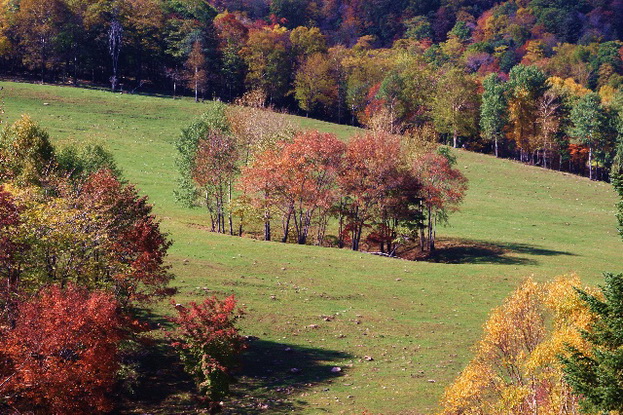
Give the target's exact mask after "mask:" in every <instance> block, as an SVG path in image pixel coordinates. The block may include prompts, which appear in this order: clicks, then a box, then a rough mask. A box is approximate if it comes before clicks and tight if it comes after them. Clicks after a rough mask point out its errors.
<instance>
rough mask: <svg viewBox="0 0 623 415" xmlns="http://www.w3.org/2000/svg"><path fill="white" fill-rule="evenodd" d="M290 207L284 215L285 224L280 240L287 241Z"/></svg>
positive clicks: (290, 215)
mask: <svg viewBox="0 0 623 415" xmlns="http://www.w3.org/2000/svg"><path fill="white" fill-rule="evenodd" d="M292 210H293V209H292V208H290V209H289V210H288V214H287V216H286V220H285V224H284V226H283V238H281V242H283V243H286V242H288V234H289V233H290V219H291V218H292Z"/></svg>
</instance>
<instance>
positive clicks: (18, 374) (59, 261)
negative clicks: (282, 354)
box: [0, 116, 240, 414]
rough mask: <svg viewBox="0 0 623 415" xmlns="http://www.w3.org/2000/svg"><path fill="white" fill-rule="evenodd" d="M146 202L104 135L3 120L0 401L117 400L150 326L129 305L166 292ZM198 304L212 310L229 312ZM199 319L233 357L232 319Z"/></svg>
mask: <svg viewBox="0 0 623 415" xmlns="http://www.w3.org/2000/svg"><path fill="white" fill-rule="evenodd" d="M151 210H152V207H151V205H150V204H149V203H148V202H147V198H146V197H141V196H139V194H138V192H137V190H136V189H135V188H134V187H133V186H132V185H130V184H128V183H126V182H124V181H123V180H122V179H121V178H120V173H119V171H118V169H117V168H116V166H115V163H114V161H113V159H112V157H111V155H110V154H109V153H108V152H107V151H105V150H104V149H102V148H101V147H100V146H97V145H85V146H82V147H74V146H70V147H65V148H61V149H56V148H54V147H53V146H52V145H51V143H50V140H49V137H48V134H47V133H46V132H45V131H44V130H43V129H41V127H39V126H38V125H37V124H36V123H34V122H33V121H32V120H31V119H30V118H28V117H27V116H24V117H22V118H21V119H19V120H18V121H16V122H15V123H14V124H12V125H8V126H6V127H5V128H4V129H3V130H2V131H1V132H0V279H1V280H2V283H1V284H0V412H2V413H25V412H31V413H73V414H91V413H105V412H109V411H110V410H111V409H112V408H113V406H114V405H113V403H114V401H113V400H112V398H113V396H114V392H115V391H116V388H117V387H118V386H119V384H120V382H121V381H123V379H122V377H121V376H120V373H121V372H122V371H121V369H122V361H123V359H124V358H126V357H127V356H128V355H129V354H130V353H132V350H133V349H135V348H136V347H135V346H138V345H139V344H140V343H137V339H138V337H137V336H138V335H139V333H140V332H141V331H143V330H145V329H146V325H145V322H142V321H140V318H139V317H137V315H138V314H137V311H138V310H139V308H141V307H145V306H146V305H147V304H149V303H151V302H152V301H155V300H158V299H160V298H162V297H164V296H168V295H170V294H171V293H172V290H171V289H170V288H168V283H169V282H170V281H171V279H172V277H173V276H172V274H171V273H170V272H169V267H168V266H167V265H165V256H166V253H167V250H168V248H169V246H170V245H171V242H170V240H169V239H168V238H167V235H166V234H164V233H163V232H162V231H161V230H160V225H159V222H158V221H157V219H156V218H155V217H154V215H153V214H152V213H151ZM227 302H228V303H229V304H234V305H235V300H234V299H233V298H232V299H228V300H227ZM206 304H207V305H204V309H205V310H207V311H213V312H214V313H215V314H216V315H217V316H219V318H218V321H222V319H223V316H225V317H226V318H230V316H229V315H230V314H233V309H224V310H222V309H221V308H219V307H220V306H219V304H220V302H218V301H217V300H214V299H213V300H212V302H208V303H206ZM185 321H193V318H187V319H186V320H185ZM232 321H234V320H232ZM196 325H198V326H200V327H202V328H203V330H204V331H210V330H212V331H214V332H216V333H217V334H216V335H215V338H216V339H217V340H218V341H220V347H221V348H222V349H226V348H229V349H230V350H231V352H230V360H231V357H232V356H235V355H236V354H237V353H238V352H239V351H240V346H239V343H240V336H237V331H236V330H235V329H234V328H233V327H229V330H230V331H231V330H233V333H231V332H229V333H226V334H227V336H225V335H223V336H220V334H221V333H222V332H221V330H222V328H221V326H219V325H218V324H216V323H214V321H205V322H203V325H202V322H198V323H196ZM232 339H233V341H232ZM213 341H216V340H213ZM132 344H133V345H134V346H131V345H132ZM208 353H210V350H206V351H205V354H208ZM213 359H215V360H216V361H218V362H220V360H219V359H220V357H219V355H216V356H215V357H214V358H213ZM196 364H197V365H199V366H201V365H202V364H204V362H202V361H199V362H196ZM228 368H229V360H227V361H225V362H224V363H223V364H222V365H221V366H218V368H217V369H218V370H220V371H221V372H222V373H227V370H228ZM126 369H127V368H126ZM215 370H216V369H215ZM216 388H223V386H222V385H217V386H215V387H214V388H208V389H209V390H210V391H211V390H212V389H216ZM219 400H220V399H219Z"/></svg>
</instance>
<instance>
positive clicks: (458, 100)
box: [431, 68, 480, 148]
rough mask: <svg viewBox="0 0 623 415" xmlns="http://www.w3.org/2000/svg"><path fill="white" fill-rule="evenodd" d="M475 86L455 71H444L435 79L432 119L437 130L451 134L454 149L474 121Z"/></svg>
mask: <svg viewBox="0 0 623 415" xmlns="http://www.w3.org/2000/svg"><path fill="white" fill-rule="evenodd" d="M477 88H478V84H477V83H476V81H475V80H474V79H473V78H472V77H471V76H470V75H466V74H464V73H463V71H461V70H459V69H454V68H452V69H449V70H447V71H446V72H445V73H444V74H443V75H442V76H441V77H440V78H439V80H438V82H437V88H436V91H435V95H434V97H433V101H432V108H431V112H432V116H433V121H434V123H435V127H436V128H437V131H439V132H440V133H446V134H452V144H453V147H454V148H456V147H457V146H458V140H459V136H460V135H469V134H473V133H474V132H475V129H476V125H477V120H478V108H479V106H480V96H479V95H478V93H477Z"/></svg>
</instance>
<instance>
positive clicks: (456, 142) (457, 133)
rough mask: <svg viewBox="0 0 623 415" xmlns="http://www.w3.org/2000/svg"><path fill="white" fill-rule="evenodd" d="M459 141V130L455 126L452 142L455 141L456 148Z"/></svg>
mask: <svg viewBox="0 0 623 415" xmlns="http://www.w3.org/2000/svg"><path fill="white" fill-rule="evenodd" d="M458 141H459V132H458V131H457V130H456V128H455V129H454V131H453V132H452V143H453V146H454V148H457V146H458V145H459V143H458Z"/></svg>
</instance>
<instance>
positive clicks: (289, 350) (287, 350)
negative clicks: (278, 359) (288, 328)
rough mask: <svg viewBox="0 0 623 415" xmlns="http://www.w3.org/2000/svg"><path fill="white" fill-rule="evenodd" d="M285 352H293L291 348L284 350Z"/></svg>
mask: <svg viewBox="0 0 623 415" xmlns="http://www.w3.org/2000/svg"><path fill="white" fill-rule="evenodd" d="M283 351H284V352H291V351H292V348H291V347H286V348H285V349H283Z"/></svg>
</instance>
